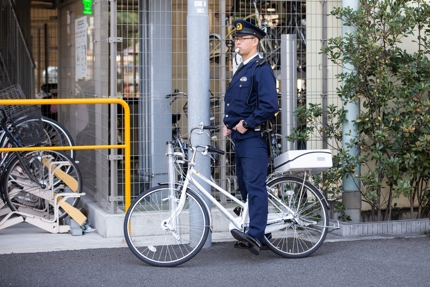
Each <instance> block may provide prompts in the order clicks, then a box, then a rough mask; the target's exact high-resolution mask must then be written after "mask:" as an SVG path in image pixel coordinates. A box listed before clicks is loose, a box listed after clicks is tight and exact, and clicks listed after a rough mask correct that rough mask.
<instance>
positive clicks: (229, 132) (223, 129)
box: [222, 126, 231, 137]
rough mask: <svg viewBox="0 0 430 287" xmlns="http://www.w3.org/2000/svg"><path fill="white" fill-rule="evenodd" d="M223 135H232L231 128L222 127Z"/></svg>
mask: <svg viewBox="0 0 430 287" xmlns="http://www.w3.org/2000/svg"><path fill="white" fill-rule="evenodd" d="M222 135H223V136H225V137H228V136H229V135H231V130H229V129H228V128H227V127H226V126H223V127H222Z"/></svg>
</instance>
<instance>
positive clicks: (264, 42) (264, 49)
mask: <svg viewBox="0 0 430 287" xmlns="http://www.w3.org/2000/svg"><path fill="white" fill-rule="evenodd" d="M259 48H260V53H263V55H262V56H263V58H264V59H266V61H267V63H269V65H270V66H271V67H272V69H276V67H278V66H279V64H280V59H281V37H280V36H279V34H278V32H276V30H274V29H272V28H270V27H267V28H266V37H264V38H263V39H261V41H260V46H259Z"/></svg>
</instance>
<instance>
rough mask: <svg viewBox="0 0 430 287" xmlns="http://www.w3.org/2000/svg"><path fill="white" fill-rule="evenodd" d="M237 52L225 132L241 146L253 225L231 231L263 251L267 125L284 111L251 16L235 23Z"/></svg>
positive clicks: (241, 177) (240, 167)
mask: <svg viewBox="0 0 430 287" xmlns="http://www.w3.org/2000/svg"><path fill="white" fill-rule="evenodd" d="M234 25H235V28H236V33H235V46H236V52H237V53H238V54H239V55H240V56H242V60H243V63H242V64H241V65H239V67H238V69H237V71H236V72H235V74H234V76H233V79H232V80H231V82H230V84H229V85H228V87H227V90H226V93H225V116H224V120H223V121H224V124H225V126H224V127H223V135H224V136H230V137H231V138H232V140H233V142H234V144H235V160H236V173H237V179H238V185H239V189H240V192H241V196H242V199H243V200H247V201H248V206H249V218H250V224H249V229H248V230H247V232H246V233H244V232H241V231H239V230H237V229H233V230H231V233H232V235H233V237H234V238H236V239H237V240H238V242H237V243H236V244H235V247H238V248H246V249H249V250H250V251H251V252H252V253H254V254H256V255H258V254H260V249H261V247H262V245H263V244H264V243H265V234H264V230H265V228H266V223H267V212H268V211H267V209H268V199H267V190H266V178H267V165H268V161H269V149H268V145H267V142H266V140H265V138H264V137H263V135H262V133H261V132H262V130H261V125H262V124H264V123H265V122H266V121H267V120H269V119H271V118H272V117H273V115H274V114H275V113H276V112H278V110H279V106H278V96H277V91H276V79H275V75H274V73H273V70H272V69H271V67H270V66H269V65H268V64H267V63H266V62H265V60H264V59H262V58H260V56H259V54H258V46H259V41H260V40H261V39H262V38H263V37H264V36H265V35H266V33H265V32H264V31H263V30H261V29H259V28H258V27H256V26H254V25H253V24H251V23H249V22H247V21H245V20H237V21H235V22H234Z"/></svg>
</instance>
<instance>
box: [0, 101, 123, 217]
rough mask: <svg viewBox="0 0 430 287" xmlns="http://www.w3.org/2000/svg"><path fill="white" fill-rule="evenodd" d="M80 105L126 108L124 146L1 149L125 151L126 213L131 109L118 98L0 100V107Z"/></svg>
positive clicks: (5, 149) (10, 149)
mask: <svg viewBox="0 0 430 287" xmlns="http://www.w3.org/2000/svg"><path fill="white" fill-rule="evenodd" d="M46 104H51V105H80V104H82V105H83V104H120V105H122V107H123V108H124V144H115V145H109V144H108V145H82V146H49V147H19V148H17V147H14V148H0V152H3V151H12V152H14V151H35V150H60V151H61V150H93V149H94V150H95V149H124V156H125V161H124V164H125V171H124V172H125V179H124V181H125V182H124V183H125V189H124V190H125V196H124V204H125V211H127V209H128V208H129V206H130V205H131V174H130V170H131V164H130V153H131V149H130V107H129V106H128V104H127V103H126V102H125V101H124V100H122V99H118V98H104V99H37V100H0V105H46Z"/></svg>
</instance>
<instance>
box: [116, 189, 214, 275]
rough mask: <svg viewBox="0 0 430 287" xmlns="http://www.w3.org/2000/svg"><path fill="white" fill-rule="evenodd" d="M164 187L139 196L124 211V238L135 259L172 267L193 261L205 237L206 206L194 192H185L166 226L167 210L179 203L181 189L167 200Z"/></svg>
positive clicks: (207, 225) (207, 227)
mask: <svg viewBox="0 0 430 287" xmlns="http://www.w3.org/2000/svg"><path fill="white" fill-rule="evenodd" d="M170 191H171V190H170V188H169V186H168V185H160V186H156V187H153V188H151V189H149V190H147V191H145V192H144V193H142V194H141V195H140V196H139V197H138V198H137V199H136V201H134V203H133V204H132V205H131V206H130V208H129V209H128V211H127V213H126V215H125V220H124V236H125V240H126V242H127V245H128V247H129V248H130V249H131V251H132V252H133V254H134V255H136V257H137V258H139V259H140V260H142V261H143V262H146V263H148V264H150V265H154V266H164V267H170V266H176V265H179V264H182V263H184V262H186V261H188V260H190V259H191V258H193V257H194V256H195V255H196V254H197V253H198V252H199V251H200V250H201V249H202V247H203V245H204V244H205V242H206V239H207V237H208V234H209V224H210V223H209V213H208V210H207V207H206V204H205V203H204V202H203V201H202V199H201V198H200V196H198V195H197V194H196V193H195V192H194V191H192V190H190V189H187V191H186V199H185V205H184V208H183V210H182V211H181V212H180V214H178V215H177V216H176V217H177V218H176V220H175V221H174V222H170V224H171V225H172V226H175V227H170V228H168V227H167V226H166V220H167V219H168V218H169V216H170V215H171V212H170V210H171V209H172V210H173V209H174V207H172V206H175V205H176V204H177V203H178V202H179V197H180V195H181V186H177V188H176V190H174V191H173V193H174V198H170Z"/></svg>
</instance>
